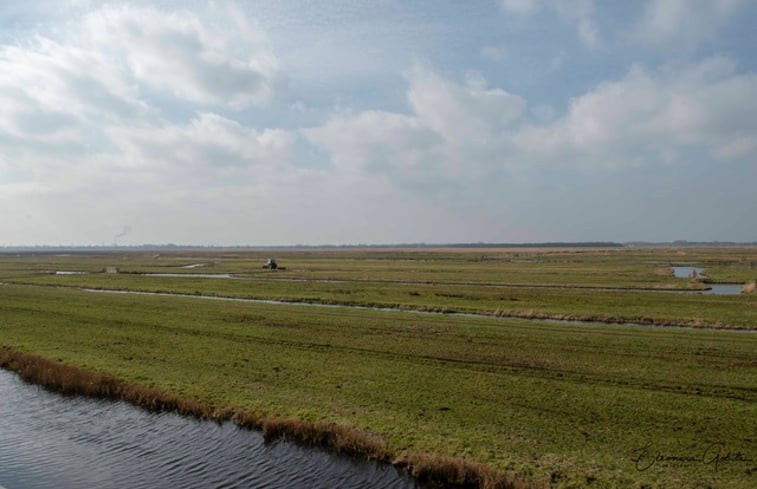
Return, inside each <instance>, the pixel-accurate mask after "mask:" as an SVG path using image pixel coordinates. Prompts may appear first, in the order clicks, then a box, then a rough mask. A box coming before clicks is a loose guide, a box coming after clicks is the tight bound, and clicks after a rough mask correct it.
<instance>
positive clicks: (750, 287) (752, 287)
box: [741, 280, 757, 294]
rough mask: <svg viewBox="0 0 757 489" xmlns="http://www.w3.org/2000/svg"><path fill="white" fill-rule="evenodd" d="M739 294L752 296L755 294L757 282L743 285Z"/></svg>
mask: <svg viewBox="0 0 757 489" xmlns="http://www.w3.org/2000/svg"><path fill="white" fill-rule="evenodd" d="M741 292H742V293H743V294H754V293H755V292H757V281H756V280H752V281H751V282H747V283H745V284H744V285H743V286H742V287H741Z"/></svg>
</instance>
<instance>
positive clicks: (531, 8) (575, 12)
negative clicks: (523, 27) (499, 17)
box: [500, 0, 602, 49]
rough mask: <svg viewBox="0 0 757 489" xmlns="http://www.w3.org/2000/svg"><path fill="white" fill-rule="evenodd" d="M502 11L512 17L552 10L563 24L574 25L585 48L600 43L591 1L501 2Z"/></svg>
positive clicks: (510, 0)
mask: <svg viewBox="0 0 757 489" xmlns="http://www.w3.org/2000/svg"><path fill="white" fill-rule="evenodd" d="M500 5H501V7H502V9H503V10H504V11H505V12H507V13H510V14H513V15H521V16H528V15H534V14H536V13H537V12H539V11H540V10H542V9H544V8H548V9H552V10H554V11H555V12H556V13H557V15H558V16H559V17H560V19H562V20H563V21H564V22H568V23H571V24H574V25H575V26H576V30H577V32H578V37H579V38H580V39H581V42H583V43H584V44H585V45H586V46H587V47H589V48H592V49H597V48H599V47H601V45H602V41H601V38H600V35H599V29H598V28H597V26H596V23H595V21H594V1H593V0H552V1H548V0H501V3H500Z"/></svg>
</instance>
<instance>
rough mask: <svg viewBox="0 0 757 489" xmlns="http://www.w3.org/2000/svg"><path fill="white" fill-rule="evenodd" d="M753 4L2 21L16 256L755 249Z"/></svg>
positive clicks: (505, 1)
mask: <svg viewBox="0 0 757 489" xmlns="http://www.w3.org/2000/svg"><path fill="white" fill-rule="evenodd" d="M755 24H757V2H754V1H750V0H719V1H718V0H639V1H634V2H605V1H592V0H574V1H569V0H553V1H548V0H472V1H466V2H460V1H441V0H433V1H431V0H417V1H412V2H410V1H399V0H331V1H328V0H324V1H318V2H315V1H312V0H277V1H275V2H274V1H262V0H259V1H256V0H250V1H192V0H188V1H172V0H164V1H152V2H148V1H130V2H118V1H114V2H100V1H95V0H91V1H89V0H68V1H64V0H38V1H31V0H18V1H14V0H3V1H2V2H0V246H21V245H109V246H110V245H113V244H118V245H136V244H143V243H153V244H165V243H176V244H187V245H294V244H308V245H318V244H358V243H370V244H388V243H421V242H425V243H462V242H488V243H518V242H545V241H621V242H623V241H637V240H643V241H672V240H679V239H681V240H691V241H711V240H727V241H757V49H756V48H757V29H754V25H755Z"/></svg>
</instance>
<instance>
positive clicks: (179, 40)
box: [76, 6, 278, 108]
mask: <svg viewBox="0 0 757 489" xmlns="http://www.w3.org/2000/svg"><path fill="white" fill-rule="evenodd" d="M216 13H218V12H216ZM233 15H234V16H233V17H231V16H230V15H228V16H226V17H222V18H219V19H217V22H218V24H216V23H214V22H213V20H208V19H201V18H200V17H198V16H197V15H195V14H191V13H187V12H172V13H164V12H162V11H160V10H157V9H154V8H148V7H140V8H137V7H128V6H120V7H103V8H101V9H99V10H96V11H94V12H92V13H90V14H88V15H87V16H86V17H85V19H84V21H83V23H82V25H81V32H80V33H79V35H78V36H77V39H76V42H77V43H80V44H81V45H82V46H84V47H86V48H87V49H89V50H92V51H94V52H98V51H104V54H105V55H107V56H110V57H112V58H115V59H118V60H123V62H124V63H125V64H126V65H127V67H128V69H129V70H130V72H131V74H132V76H133V77H134V78H135V79H136V80H137V82H139V83H143V84H145V85H147V86H149V87H151V88H153V89H157V90H160V91H162V92H165V93H171V94H173V95H175V96H176V97H178V98H180V99H184V100H188V101H192V102H197V103H201V104H206V105H225V106H229V107H232V108H244V107H247V106H249V105H252V104H257V103H261V102H263V101H265V100H267V99H268V97H269V96H270V94H271V91H272V88H273V85H274V83H275V79H276V76H277V71H278V68H277V63H276V59H275V57H274V56H273V55H272V54H271V53H270V52H269V51H268V50H267V49H266V48H265V46H264V43H263V40H262V37H261V35H260V34H259V33H257V32H255V31H254V30H253V29H252V28H251V27H250V26H249V25H248V23H247V22H246V21H245V19H244V16H243V14H242V13H241V12H234V13H233Z"/></svg>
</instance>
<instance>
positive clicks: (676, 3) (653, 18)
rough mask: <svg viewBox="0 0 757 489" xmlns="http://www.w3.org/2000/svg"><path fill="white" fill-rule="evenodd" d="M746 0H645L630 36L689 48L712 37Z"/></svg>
mask: <svg viewBox="0 0 757 489" xmlns="http://www.w3.org/2000/svg"><path fill="white" fill-rule="evenodd" d="M746 5H747V2H746V1H745V0H695V1H691V0H648V1H647V4H646V6H645V7H644V12H643V14H642V17H641V19H640V20H639V22H638V23H637V25H636V26H635V27H634V28H633V30H632V31H631V38H632V39H634V40H636V41H638V42H641V43H643V44H648V45H653V46H656V47H660V46H661V47H663V48H685V49H692V48H694V47H696V46H697V45H698V44H700V43H702V42H705V41H708V40H711V39H713V38H714V36H715V35H716V34H717V32H718V31H719V30H720V29H722V28H723V27H724V26H725V25H726V23H727V22H728V21H729V20H730V19H731V18H732V17H733V16H734V15H735V14H736V13H737V12H738V11H739V9H741V8H742V7H744V6H746Z"/></svg>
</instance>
